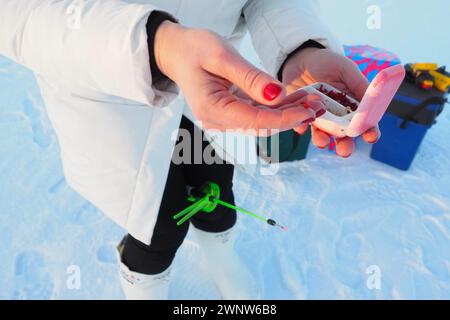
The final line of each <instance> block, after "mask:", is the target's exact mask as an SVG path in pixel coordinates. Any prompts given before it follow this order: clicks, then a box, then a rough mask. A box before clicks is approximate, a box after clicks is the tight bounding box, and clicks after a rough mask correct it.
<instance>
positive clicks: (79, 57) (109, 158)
mask: <svg viewBox="0 0 450 320" xmlns="http://www.w3.org/2000/svg"><path fill="white" fill-rule="evenodd" d="M315 2H316V1H312V0H311V1H310V0H250V1H247V0H129V1H127V2H122V1H118V0H1V1H0V54H3V55H5V56H7V57H9V58H11V59H13V60H15V61H16V62H18V63H20V64H23V65H25V66H27V67H29V68H31V69H32V70H33V71H34V72H35V74H36V77H37V80H38V83H39V86H40V88H41V93H42V96H43V99H44V101H45V103H46V106H47V111H48V115H49V118H50V120H51V122H52V124H53V126H54V129H55V131H56V134H57V136H58V141H59V144H60V148H61V158H62V163H63V168H64V173H65V176H66V180H67V183H68V184H69V185H70V186H71V187H72V188H73V189H74V190H76V191H77V192H78V193H80V194H81V195H82V196H84V197H85V198H86V199H88V200H89V201H90V202H92V204H93V205H95V206H96V207H97V208H99V209H100V210H101V211H103V212H104V213H105V214H106V215H107V216H108V217H110V218H111V219H113V220H114V221H115V222H116V223H118V224H119V225H121V226H122V227H124V228H125V229H126V230H128V232H129V233H131V234H132V235H133V236H134V237H135V238H137V239H139V240H140V241H142V242H144V243H146V244H150V242H151V237H152V233H153V228H154V225H155V223H156V218H157V213H158V210H159V206H160V202H161V198H162V194H163V190H164V185H165V181H166V178H167V173H168V168H169V165H170V160H171V154H172V150H173V147H174V141H173V139H171V136H172V133H173V132H174V130H176V129H177V128H178V126H179V123H180V118H181V116H182V114H183V112H184V113H185V114H187V115H190V117H191V118H192V114H191V112H189V108H188V107H187V106H185V104H184V103H183V102H182V101H181V99H175V98H176V96H177V90H176V87H175V86H174V85H173V84H170V83H167V84H166V85H162V86H158V88H156V87H155V86H154V85H153V84H152V75H151V72H150V66H149V53H148V48H147V34H146V23H147V19H148V17H149V15H150V13H151V12H152V10H162V11H167V12H169V13H171V14H173V15H174V16H175V17H177V18H178V19H179V20H180V23H182V24H184V25H186V26H190V27H201V28H207V29H210V30H213V31H215V32H217V33H219V34H221V35H222V36H224V37H225V38H228V39H232V38H237V37H238V36H239V35H240V34H239V31H240V30H242V27H243V26H246V27H247V29H248V31H249V32H250V35H251V38H252V41H253V44H254V47H255V49H256V52H257V53H258V55H259V57H260V59H261V61H262V63H263V65H264V66H265V68H266V70H267V71H268V72H270V73H272V74H276V73H277V71H278V69H279V68H280V66H281V64H282V63H283V62H284V60H285V59H286V57H287V55H288V54H289V53H290V52H292V51H293V50H295V49H296V48H297V47H299V46H300V45H301V44H302V43H304V42H305V41H307V40H309V39H314V40H316V41H318V42H320V43H321V44H322V45H324V46H327V47H330V46H331V47H332V48H334V49H335V50H339V48H338V47H337V46H336V45H335V44H332V43H331V41H330V37H329V35H328V32H327V31H326V29H325V28H324V27H323V26H322V24H321V23H320V21H319V19H318V17H317V15H316V11H315ZM192 120H194V119H192ZM219 140H220V139H219ZM215 147H217V148H218V147H220V146H217V145H215Z"/></svg>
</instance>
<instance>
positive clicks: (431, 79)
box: [405, 63, 450, 93]
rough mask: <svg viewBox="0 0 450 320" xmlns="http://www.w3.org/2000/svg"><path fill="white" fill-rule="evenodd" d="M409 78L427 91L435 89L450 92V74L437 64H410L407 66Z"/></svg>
mask: <svg viewBox="0 0 450 320" xmlns="http://www.w3.org/2000/svg"><path fill="white" fill-rule="evenodd" d="M405 69H406V74H407V77H408V78H409V79H410V80H412V81H414V82H415V83H416V84H417V85H418V86H419V87H421V88H422V89H425V90H430V89H432V88H435V89H437V90H439V91H441V92H444V93H445V92H448V91H450V73H449V72H447V71H446V70H445V67H439V65H438V64H437V63H409V64H407V65H406V66H405Z"/></svg>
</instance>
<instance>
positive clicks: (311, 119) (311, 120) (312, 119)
mask: <svg viewBox="0 0 450 320" xmlns="http://www.w3.org/2000/svg"><path fill="white" fill-rule="evenodd" d="M314 120H316V118H312V117H311V118H309V119H306V120H305V121H303V122H302V123H311V122H314Z"/></svg>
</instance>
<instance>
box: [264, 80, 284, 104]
mask: <svg viewBox="0 0 450 320" xmlns="http://www.w3.org/2000/svg"><path fill="white" fill-rule="evenodd" d="M281 91H283V88H281V87H280V86H279V85H278V84H276V83H270V84H268V85H267V86H266V87H265V88H264V92H263V95H264V99H266V100H268V101H273V100H275V99H276V98H277V97H278V96H279V95H280V93H281Z"/></svg>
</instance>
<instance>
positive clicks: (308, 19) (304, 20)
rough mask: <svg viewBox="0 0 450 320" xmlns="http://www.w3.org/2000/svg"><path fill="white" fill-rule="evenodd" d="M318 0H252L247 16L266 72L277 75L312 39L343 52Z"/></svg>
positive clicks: (250, 30)
mask: <svg viewBox="0 0 450 320" xmlns="http://www.w3.org/2000/svg"><path fill="white" fill-rule="evenodd" d="M317 10H318V4H317V1H315V0H250V1H249V2H248V3H247V4H246V6H245V7H244V11H243V12H244V17H245V21H246V24H247V27H248V30H249V32H250V36H251V38H252V42H253V46H254V47H255V50H256V52H257V53H258V56H259V58H260V59H261V61H262V64H263V65H264V67H265V68H266V70H267V71H268V72H269V73H271V74H273V75H276V74H277V73H278V71H279V69H280V67H281V65H282V64H283V63H284V61H285V60H286V58H287V57H288V55H289V54H290V53H291V52H293V51H295V50H296V49H297V48H298V47H300V46H301V45H302V44H303V43H305V42H307V41H308V40H314V41H316V42H318V43H320V44H321V45H323V46H324V47H326V48H329V49H332V50H334V51H336V52H339V53H342V46H340V45H339V44H338V43H337V42H336V40H335V39H334V37H333V36H332V34H331V33H330V32H329V31H328V30H327V28H326V27H325V26H324V25H323V24H322V22H321V21H320V19H319V15H318V13H317Z"/></svg>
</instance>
